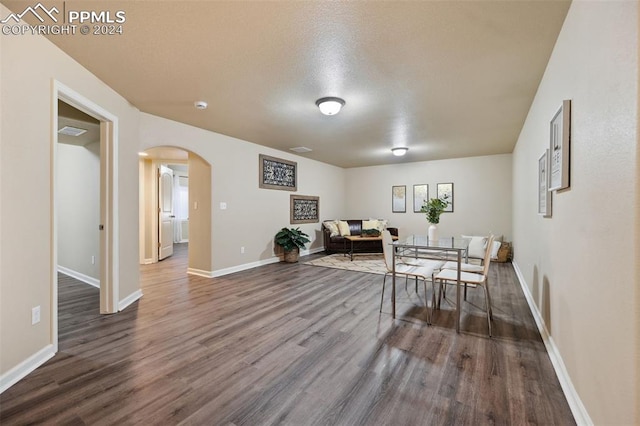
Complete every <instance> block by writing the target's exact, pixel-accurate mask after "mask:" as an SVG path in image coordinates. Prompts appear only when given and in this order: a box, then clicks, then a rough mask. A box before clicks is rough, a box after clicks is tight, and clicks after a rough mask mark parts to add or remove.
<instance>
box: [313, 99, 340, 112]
mask: <svg viewBox="0 0 640 426" xmlns="http://www.w3.org/2000/svg"><path fill="white" fill-rule="evenodd" d="M344 104H345V102H344V99H340V98H334V97H327V98H320V99H318V100H317V101H316V105H317V106H318V108H320V112H321V113H323V114H324V115H336V114H337V113H339V112H340V109H342V107H343V106H344Z"/></svg>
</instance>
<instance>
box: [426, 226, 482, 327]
mask: <svg viewBox="0 0 640 426" xmlns="http://www.w3.org/2000/svg"><path fill="white" fill-rule="evenodd" d="M492 244H493V235H491V236H489V240H488V242H487V247H488V248H487V251H486V253H485V255H484V264H483V265H482V271H481V272H480V273H474V272H466V271H464V270H462V271H461V272H460V284H465V286H466V285H467V284H473V285H476V286H479V287H482V288H483V289H484V295H485V309H486V312H487V324H488V326H489V337H491V335H492V331H491V320H492V319H493V312H492V310H491V294H490V292H489V264H490V263H491V245H492ZM453 263H454V264H455V262H453ZM457 280H458V270H457V265H456V269H442V270H441V271H440V272H438V273H437V274H435V275H434V277H433V284H434V286H435V282H436V281H438V282H439V283H440V285H439V287H438V289H439V290H438V293H439V294H438V301H437V305H436V306H437V308H440V299H441V297H442V292H443V289H444V285H447V284H457ZM465 299H466V298H465ZM456 309H461V307H460V306H458V307H457V308H456Z"/></svg>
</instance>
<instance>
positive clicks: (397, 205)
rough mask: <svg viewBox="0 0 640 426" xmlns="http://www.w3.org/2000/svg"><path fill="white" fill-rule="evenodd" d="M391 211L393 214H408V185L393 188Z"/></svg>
mask: <svg viewBox="0 0 640 426" xmlns="http://www.w3.org/2000/svg"><path fill="white" fill-rule="evenodd" d="M391 211H392V212H393V213H406V212H407V187H406V185H401V186H400V185H399V186H394V187H392V188H391Z"/></svg>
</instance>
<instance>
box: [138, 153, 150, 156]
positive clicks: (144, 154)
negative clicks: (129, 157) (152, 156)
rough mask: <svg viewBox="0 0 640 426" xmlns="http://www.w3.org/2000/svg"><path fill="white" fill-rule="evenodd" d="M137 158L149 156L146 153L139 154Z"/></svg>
mask: <svg viewBox="0 0 640 426" xmlns="http://www.w3.org/2000/svg"><path fill="white" fill-rule="evenodd" d="M138 156H140V157H148V156H149V154H147V153H146V152H139V153H138Z"/></svg>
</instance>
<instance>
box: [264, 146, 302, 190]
mask: <svg viewBox="0 0 640 426" xmlns="http://www.w3.org/2000/svg"><path fill="white" fill-rule="evenodd" d="M258 161H259V162H260V163H259V170H258V173H259V176H260V182H259V184H258V186H259V187H260V188H263V189H281V190H284V191H296V190H297V189H298V163H296V162H295V161H288V160H283V159H281V158H276V157H270V156H268V155H263V154H259V155H258Z"/></svg>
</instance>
